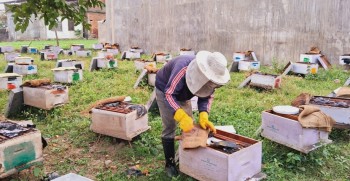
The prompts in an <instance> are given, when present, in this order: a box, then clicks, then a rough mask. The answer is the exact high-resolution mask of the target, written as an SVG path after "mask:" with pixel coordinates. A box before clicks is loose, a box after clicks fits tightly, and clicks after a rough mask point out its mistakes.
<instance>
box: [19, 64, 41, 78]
mask: <svg viewBox="0 0 350 181" xmlns="http://www.w3.org/2000/svg"><path fill="white" fill-rule="evenodd" d="M13 73H17V74H20V75H31V74H37V73H38V67H37V65H17V64H14V65H13Z"/></svg>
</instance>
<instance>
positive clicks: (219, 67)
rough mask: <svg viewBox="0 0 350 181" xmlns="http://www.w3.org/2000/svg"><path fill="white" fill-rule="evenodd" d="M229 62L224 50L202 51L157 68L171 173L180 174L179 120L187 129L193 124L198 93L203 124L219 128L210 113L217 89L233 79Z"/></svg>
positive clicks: (168, 171)
mask: <svg viewBox="0 0 350 181" xmlns="http://www.w3.org/2000/svg"><path fill="white" fill-rule="evenodd" d="M226 66H227V60H226V58H225V56H224V55H223V54H221V53H219V52H213V53H212V52H208V51H200V52H198V53H197V55H196V56H194V55H180V56H178V57H176V58H174V59H172V60H171V61H169V62H168V63H167V64H166V65H165V66H164V67H163V68H162V69H160V70H159V71H158V72H157V75H156V99H157V103H158V107H159V111H160V115H161V117H162V121H163V131H162V144H163V149H164V155H165V161H166V165H165V170H166V172H167V175H168V176H169V177H172V176H176V175H177V174H178V171H177V169H176V165H175V160H174V158H175V148H174V137H175V130H176V123H178V124H179V127H180V128H181V129H182V131H184V132H188V131H190V130H191V129H192V128H193V118H192V106H191V101H190V99H191V98H192V97H194V96H197V97H198V103H197V104H198V111H199V124H200V126H201V127H202V128H203V129H210V130H211V131H213V132H216V129H215V127H214V125H213V123H212V122H210V121H209V119H208V113H209V112H210V107H211V104H212V101H213V98H214V91H215V89H216V88H219V87H221V86H223V85H225V84H227V83H228V82H229V80H230V74H229V72H228V70H227V68H226Z"/></svg>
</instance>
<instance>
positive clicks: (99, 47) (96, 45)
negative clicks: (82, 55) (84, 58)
mask: <svg viewBox="0 0 350 181" xmlns="http://www.w3.org/2000/svg"><path fill="white" fill-rule="evenodd" d="M92 48H93V49H94V50H101V49H103V44H102V43H94V44H92Z"/></svg>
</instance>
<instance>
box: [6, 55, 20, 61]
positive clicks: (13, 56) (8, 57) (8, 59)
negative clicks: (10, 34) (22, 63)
mask: <svg viewBox="0 0 350 181" xmlns="http://www.w3.org/2000/svg"><path fill="white" fill-rule="evenodd" d="M20 55H21V54H19V53H5V54H4V56H5V60H6V61H8V62H14V61H15V59H16V58H17V57H19V56H20Z"/></svg>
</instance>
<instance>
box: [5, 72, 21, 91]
mask: <svg viewBox="0 0 350 181" xmlns="http://www.w3.org/2000/svg"><path fill="white" fill-rule="evenodd" d="M21 85H22V76H21V75H19V74H16V73H3V74H0V90H5V89H8V90H12V89H18V88H19V87H20V86H21Z"/></svg>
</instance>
